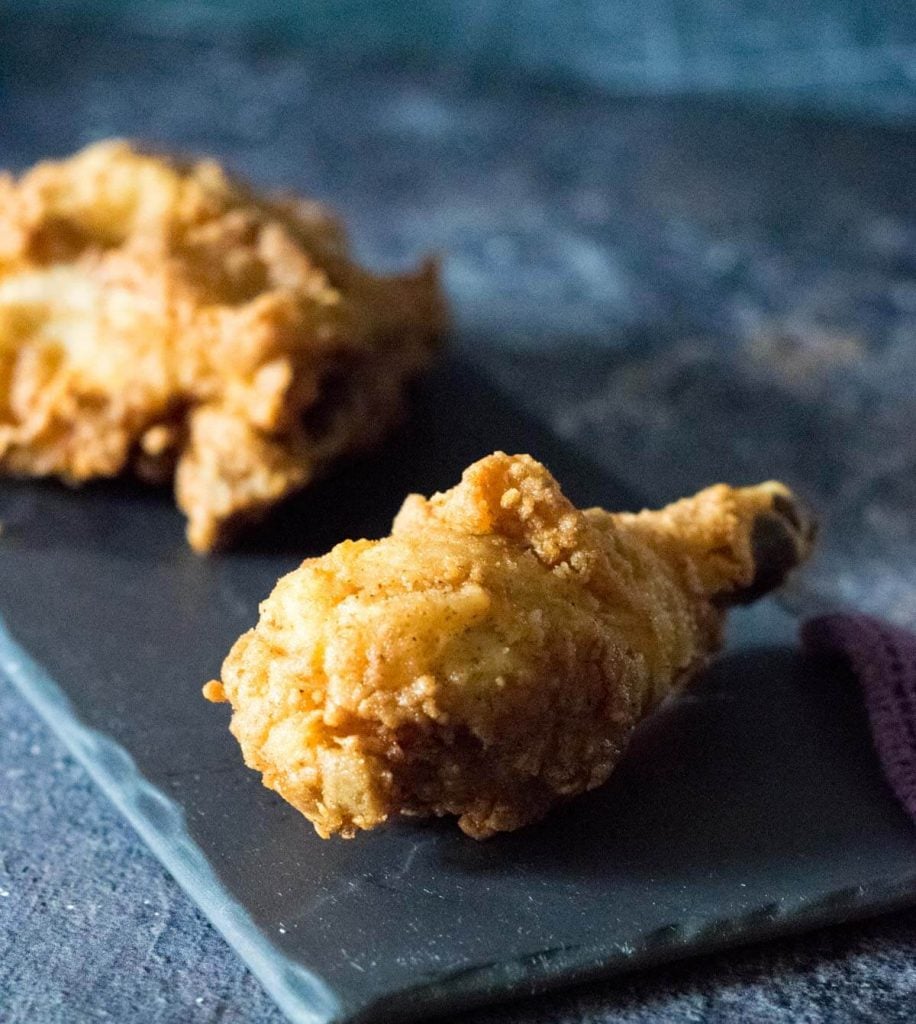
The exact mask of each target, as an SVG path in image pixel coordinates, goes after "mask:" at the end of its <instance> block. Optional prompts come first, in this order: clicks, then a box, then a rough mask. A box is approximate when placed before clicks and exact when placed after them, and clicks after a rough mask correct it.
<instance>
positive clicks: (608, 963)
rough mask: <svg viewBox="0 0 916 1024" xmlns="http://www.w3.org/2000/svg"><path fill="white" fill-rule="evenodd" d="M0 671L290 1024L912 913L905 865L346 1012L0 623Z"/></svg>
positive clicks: (452, 1007) (914, 891) (409, 1011)
mask: <svg viewBox="0 0 916 1024" xmlns="http://www.w3.org/2000/svg"><path fill="white" fill-rule="evenodd" d="M0 672H2V673H3V674H4V675H5V676H6V677H7V678H8V679H9V680H10V681H11V682H12V684H13V685H14V686H15V687H16V689H17V690H18V691H19V693H21V694H22V696H23V697H24V698H25V699H26V700H27V701H28V703H29V704H30V705H31V706H32V707H34V708H35V710H36V711H37V712H38V713H39V714H40V715H41V717H42V718H43V719H44V720H45V721H46V722H47V724H48V726H49V727H50V728H51V730H52V731H53V732H54V733H55V735H57V736H58V738H59V739H60V740H61V741H62V742H63V743H64V745H65V746H66V747H67V749H68V750H69V751H70V752H71V753H72V754H73V756H74V757H75V758H76V759H77V760H78V761H79V762H80V764H81V765H82V766H83V767H84V768H85V769H86V771H87V772H88V773H89V775H90V776H91V778H92V779H93V781H94V782H95V783H96V784H97V785H98V786H99V788H100V789H101V790H102V792H103V793H104V794H105V795H106V796H107V797H108V799H109V800H110V801H111V802H112V803H113V804H114V806H115V807H116V808H117V809H118V811H119V812H120V813H121V814H123V815H124V817H125V818H126V819H127V820H128V821H129V822H130V824H131V825H132V826H133V828H134V829H135V830H136V831H137V833H138V834H139V836H140V837H141V839H142V840H143V841H144V842H145V843H146V845H147V846H148V847H149V848H150V850H151V851H152V852H153V854H154V855H155V856H156V857H157V859H158V860H159V861H160V862H161V863H162V864H163V865H164V867H165V868H166V869H167V870H168V871H169V873H170V874H171V875H172V876H173V877H174V879H175V881H176V882H177V883H178V885H179V886H180V887H181V888H182V889H183V890H184V891H185V892H186V893H187V894H188V896H189V897H190V898H191V899H192V900H193V901H194V902H195V903H196V904H197V905H198V906H199V907H200V909H201V910H202V911H203V913H204V914H205V915H206V916H207V918H208V919H209V920H210V922H211V923H212V924H213V926H214V927H215V928H216V929H217V930H218V931H219V932H220V933H221V934H222V936H223V937H224V938H225V940H226V941H227V942H228V944H229V945H230V946H231V947H232V948H233V949H234V950H235V951H236V952H237V953H238V954H239V956H240V957H241V958H242V959H243V961H244V962H245V963H246V964H247V965H248V967H249V968H250V969H251V971H252V973H253V974H254V975H255V976H256V977H257V978H258V979H259V981H260V982H261V983H262V984H263V985H264V988H265V989H266V990H267V992H268V993H269V994H270V995H271V997H272V998H273V999H274V1001H275V1002H276V1003H277V1005H278V1006H279V1008H280V1010H281V1011H282V1012H283V1013H284V1014H285V1015H286V1016H287V1017H288V1018H289V1020H290V1021H291V1022H292V1024H345V1022H346V1024H357V1022H360V1024H369V1022H384V1024H395V1022H400V1021H415V1020H417V1019H419V1018H420V1017H421V1016H428V1015H430V1014H432V1015H436V1014H442V1013H445V1012H455V1011H458V1010H461V1009H468V1008H471V1007H473V1006H479V1005H481V1004H483V1003H491V1002H504V1001H508V1000H511V999H515V998H520V997H523V996H525V995H534V994H537V993H540V992H544V991H546V990H548V989H553V988H558V987H562V986H565V985H572V984H578V983H583V982H586V981H594V980H598V979H600V978H608V977H612V976H614V975H620V974H624V973H627V972H629V971H633V970H637V969H640V968H645V967H651V966H653V965H657V964H660V963H665V962H672V961H674V960H681V959H688V958H690V957H693V956H696V955H702V954H705V953H712V952H716V951H721V950H724V949H726V948H730V947H734V946H737V945H746V944H749V943H753V942H756V941H761V940H765V939H773V938H777V937H780V936H785V935H789V934H793V933H798V932H801V931H804V930H808V929H811V928H816V927H819V926H824V925H829V924H838V923H841V922H844V921H851V920H854V919H856V918H864V917H870V916H874V915H876V914H879V913H883V912H888V911H892V910H896V909H902V908H904V907H907V906H912V905H913V904H916V865H914V868H913V871H912V873H907V874H905V875H903V876H901V877H898V878H892V879H883V880H878V881H876V882H875V883H873V884H872V885H870V886H857V887H855V888H853V889H846V890H841V891H839V892H837V893H834V894H831V895H829V896H828V897H826V898H824V899H821V900H818V901H816V902H813V903H811V902H809V901H802V902H798V901H796V902H795V903H794V904H792V905H789V906H787V905H785V904H780V903H779V902H778V901H775V902H773V903H772V904H770V905H769V906H768V907H766V908H763V909H757V910H755V911H754V912H752V913H751V914H750V915H748V916H747V917H746V918H741V917H739V918H734V917H728V918H723V919H721V920H715V921H711V922H709V921H707V922H706V923H705V924H704V925H703V926H702V927H701V928H690V927H689V926H687V925H670V926H667V927H665V928H662V929H655V930H654V931H653V932H651V933H649V934H647V935H645V936H643V937H642V939H641V941H640V942H639V943H637V944H634V945H633V946H632V947H630V948H629V949H626V950H623V949H617V950H614V949H613V948H609V947H607V946H601V945H593V946H582V947H572V948H570V947H560V948H558V949H549V950H543V951H536V952H534V953H532V954H530V955H528V956H525V957H522V958H517V959H516V960H512V961H505V962H497V963H490V964H482V965H477V966H471V967H469V968H463V969H461V970H460V971H458V972H456V973H455V974H453V975H451V976H448V977H446V978H445V979H444V980H442V981H439V982H434V983H421V984H419V985H417V986H416V987H415V988H413V989H409V990H406V991H404V992H402V993H400V994H399V995H398V996H386V997H385V998H384V999H382V1000H380V1001H379V1002H378V1003H372V1004H369V1005H365V1006H362V1007H358V1008H355V1007H346V1006H344V1005H343V1003H342V1002H341V1001H340V999H339V998H338V997H337V996H335V995H334V994H333V993H332V992H331V991H330V990H329V989H328V987H327V986H326V985H325V983H324V982H323V981H322V980H321V979H320V978H319V977H318V976H317V975H315V974H313V973H312V972H311V971H309V970H308V969H307V968H305V967H303V966H302V965H301V964H297V963H295V962H294V961H292V960H290V959H289V958H288V957H287V956H285V954H283V953H282V951H281V950H279V949H278V948H277V947H276V946H274V945H273V944H272V943H270V941H269V940H268V939H266V938H265V937H263V935H262V933H261V932H260V931H259V930H258V928H257V927H256V926H255V925H254V923H253V921H251V919H250V917H249V916H248V914H247V913H246V911H245V910H244V908H243V907H241V906H240V905H239V904H238V903H237V902H236V901H235V900H234V899H233V898H232V896H231V895H230V894H229V893H228V892H227V890H226V889H225V888H224V887H223V886H222V885H221V883H220V882H219V880H218V878H217V876H216V874H215V873H214V871H213V869H212V868H211V866H210V865H209V863H208V862H207V860H206V858H205V857H204V855H203V853H202V851H201V850H200V848H199V847H198V846H197V845H196V844H195V843H194V841H193V840H192V839H191V837H190V835H189V834H188V832H187V830H186V829H185V827H184V815H183V813H182V811H181V810H180V809H179V807H178V805H177V804H175V802H174V801H172V800H171V799H170V798H169V797H168V796H166V795H165V794H164V793H163V792H162V791H161V790H160V789H158V788H157V787H155V786H153V785H152V784H151V783H150V782H149V781H148V780H147V779H146V778H145V777H144V776H143V775H142V774H141V772H140V771H139V770H138V768H137V767H136V764H135V763H134V760H133V758H132V757H131V756H130V754H129V753H128V752H127V751H126V750H125V749H124V748H123V747H122V746H121V745H120V744H118V743H116V742H115V741H114V740H112V739H111V738H110V737H108V736H106V735H105V734H104V733H101V732H99V731H98V730H96V729H92V728H90V727H88V726H86V725H85V724H84V723H83V722H82V720H81V719H80V717H79V715H77V713H76V711H75V710H74V708H73V705H72V704H71V702H70V700H69V699H68V697H67V696H66V694H65V693H64V691H63V690H62V689H61V687H60V686H59V685H58V684H57V683H56V682H55V681H54V680H53V679H52V678H51V676H50V675H49V674H48V673H47V672H46V671H45V670H44V669H43V668H42V667H41V666H40V665H39V664H38V663H37V662H36V661H35V660H34V659H33V658H32V657H31V655H29V654H28V653H27V651H26V650H25V649H24V648H23V647H21V646H20V645H19V644H18V643H17V642H16V640H15V639H14V638H13V636H12V635H11V633H10V632H9V630H8V628H7V626H6V624H5V622H4V620H3V618H2V617H0Z"/></svg>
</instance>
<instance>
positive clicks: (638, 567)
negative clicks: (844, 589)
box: [204, 452, 813, 839]
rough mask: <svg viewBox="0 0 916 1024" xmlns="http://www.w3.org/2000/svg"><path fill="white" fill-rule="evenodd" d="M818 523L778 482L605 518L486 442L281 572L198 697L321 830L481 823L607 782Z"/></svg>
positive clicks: (524, 818) (266, 777)
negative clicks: (422, 490)
mask: <svg viewBox="0 0 916 1024" xmlns="http://www.w3.org/2000/svg"><path fill="white" fill-rule="evenodd" d="M812 539H813V528H812V525H811V523H810V520H809V519H808V518H807V516H806V515H805V514H804V512H803V511H802V510H801V508H800V506H799V504H798V502H797V501H796V499H795V498H794V497H793V495H792V494H791V493H790V492H789V491H788V490H787V489H786V488H785V487H784V486H783V485H782V484H779V483H775V482H770V483H764V484H760V485H759V486H756V487H745V488H731V487H727V486H725V485H722V484H720V485H717V486H715V487H710V488H708V489H707V490H704V491H701V492H700V493H699V494H697V495H696V496H694V497H692V498H686V499H684V500H683V501H679V502H676V503H675V504H673V505H669V506H668V507H667V508H664V509H662V510H660V511H657V512H656V511H645V512H640V513H638V514H629V513H619V514H614V513H611V512H605V511H604V510H603V509H600V508H593V509H586V510H580V509H577V508H576V507H575V506H573V505H572V504H571V503H570V502H569V501H568V500H567V499H566V497H564V495H563V493H562V492H561V490H560V487H559V485H558V484H557V482H556V480H554V478H553V477H552V476H551V475H550V473H549V472H548V471H547V469H545V467H544V466H542V465H541V464H540V463H538V462H536V461H535V460H534V459H532V458H531V457H530V456H527V455H516V456H509V455H505V454H503V453H501V452H497V453H495V454H493V455H490V456H488V457H487V458H484V459H482V460H480V461H479V462H477V463H475V464H474V465H472V466H470V467H469V468H468V469H467V470H466V471H465V472H464V475H463V477H462V479H461V482H460V483H459V484H458V485H457V486H456V487H454V488H452V490H450V491H446V492H445V493H444V494H436V495H434V496H433V497H432V498H430V499H425V498H422V497H420V496H419V495H411V496H410V497H408V498H407V500H406V501H405V502H404V505H403V507H402V509H401V511H400V512H399V514H398V516H397V518H396V519H395V522H394V527H393V530H392V533H391V536H389V537H385V538H384V539H382V540H379V541H369V540H359V541H345V542H344V543H342V544H339V545H338V546H337V547H335V548H334V549H333V550H332V551H331V552H329V553H328V554H327V555H324V556H323V557H321V558H310V559H307V560H306V561H305V562H303V563H302V565H301V566H300V567H299V568H298V569H296V570H295V571H294V572H291V573H290V574H289V575H288V576H285V577H284V578H283V579H281V580H280V581H279V583H278V584H277V586H276V588H275V589H274V591H273V593H272V594H271V595H270V597H269V598H268V599H267V600H266V601H264V602H263V604H262V605H261V616H260V621H259V622H258V624H257V626H256V627H255V628H254V629H252V630H250V631H249V632H247V633H246V634H244V636H242V637H241V638H240V639H239V640H238V641H237V642H236V644H235V646H234V647H233V648H232V651H231V652H230V654H229V655H228V657H227V658H226V660H225V663H224V664H223V669H222V681H221V682H216V681H214V682H211V683H208V684H207V686H206V687H205V688H204V693H205V695H206V696H207V697H209V698H210V699H211V700H229V701H231V703H232V706H233V716H232V725H231V728H232V732H233V733H234V734H235V736H236V738H237V739H238V741H239V743H240V744H241V747H242V751H243V753H244V757H245V761H246V763H247V764H248V765H249V766H250V767H251V768H254V769H256V770H258V771H260V772H262V773H263V781H264V784H265V785H266V786H268V787H270V788H271V789H275V790H276V791H277V792H278V793H280V795H281V796H283V797H284V798H285V799H286V800H288V801H289V802H290V803H291V804H292V805H293V806H295V807H296V808H298V810H299V811H301V812H302V814H304V815H305V816H306V817H307V818H308V819H309V820H310V821H311V822H312V823H313V824H314V826H315V829H316V830H317V832H318V833H319V834H320V835H322V836H325V837H327V836H329V835H331V834H333V833H339V834H341V835H343V836H347V837H350V836H353V835H354V833H355V832H356V831H357V830H358V829H371V828H374V827H375V826H377V825H379V824H381V823H382V822H384V821H385V820H386V819H388V818H390V817H392V816H394V815H397V814H407V815H445V814H453V815H457V817H458V824H459V825H460V827H461V828H462V829H463V830H464V831H465V832H466V833H468V834H469V835H471V836H474V837H475V838H478V839H480V838H484V837H487V836H490V835H492V834H494V833H496V832H501V831H505V830H509V829H515V828H518V827H519V826H522V825H525V824H527V823H528V822H532V821H535V820H537V819H538V818H540V817H542V816H543V815H544V814H545V813H546V812H547V811H548V810H549V808H550V807H551V806H552V805H553V804H555V803H557V802H558V801H560V800H564V799H566V798H568V797H571V796H573V795H574V794H576V793H581V792H583V791H584V790H588V789H592V788H593V787H595V786H599V785H601V783H603V782H604V781H605V779H607V777H608V776H609V775H610V773H611V771H612V770H613V768H614V766H615V764H616V763H617V761H618V760H619V758H620V756H621V754H622V752H623V750H624V749H625V747H626V745H627V741H628V739H629V737H630V734H631V733H632V731H633V729H634V727H635V725H636V724H637V722H638V721H639V720H640V719H641V718H642V717H643V716H644V715H646V714H647V713H648V712H650V711H651V710H652V709H653V708H654V707H655V706H656V705H657V704H658V703H659V701H660V700H661V699H662V698H663V697H664V696H665V695H666V694H668V693H670V692H671V691H672V690H674V689H676V688H677V687H680V686H682V685H683V684H684V683H685V682H687V681H688V680H689V679H690V678H691V677H692V676H694V675H695V674H696V673H697V672H698V671H699V669H701V668H702V667H703V665H704V664H705V663H706V662H707V660H708V659H709V657H710V655H711V654H712V653H713V652H715V650H716V649H717V648H718V646H719V644H720V641H721V636H722V627H723V621H724V618H725V614H726V609H727V608H728V606H729V605H734V604H738V603H743V602H747V601H750V600H753V599H754V598H756V597H758V596H760V595H761V594H763V593H765V592H767V591H769V590H771V589H772V588H774V587H776V586H778V585H779V584H780V583H781V582H782V581H783V579H784V578H785V576H786V574H787V573H788V572H789V571H790V570H791V569H792V568H794V567H795V566H796V565H797V564H798V563H800V562H801V561H803V560H804V559H805V557H806V556H807V554H808V552H809V549H810V545H811V542H812Z"/></svg>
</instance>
